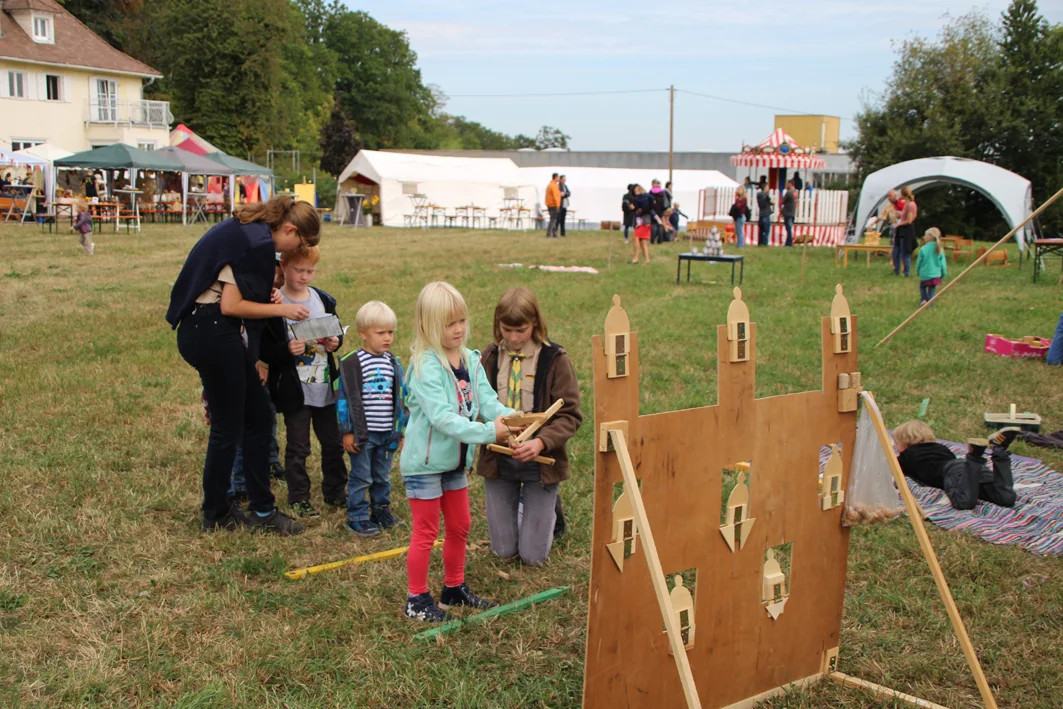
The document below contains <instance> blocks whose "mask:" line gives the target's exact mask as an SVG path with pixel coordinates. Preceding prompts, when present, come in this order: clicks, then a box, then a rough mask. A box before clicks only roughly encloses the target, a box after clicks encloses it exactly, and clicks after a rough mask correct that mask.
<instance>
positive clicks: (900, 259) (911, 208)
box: [893, 185, 919, 278]
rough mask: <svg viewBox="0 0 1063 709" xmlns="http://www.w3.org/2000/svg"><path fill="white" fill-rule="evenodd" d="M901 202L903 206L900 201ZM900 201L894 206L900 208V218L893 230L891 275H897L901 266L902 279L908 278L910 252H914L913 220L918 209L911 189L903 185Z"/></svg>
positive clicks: (910, 263)
mask: <svg viewBox="0 0 1063 709" xmlns="http://www.w3.org/2000/svg"><path fill="white" fill-rule="evenodd" d="M901 200H903V202H904V204H903V206H901V205H900V201H901ZM901 200H898V202H896V203H895V204H897V206H898V207H899V208H900V211H901V216H900V218H898V219H897V227H896V229H894V230H893V253H894V260H893V275H895V276H896V275H899V274H900V270H901V265H902V263H903V265H904V277H905V278H907V277H908V271H909V270H911V266H912V252H913V251H915V246H916V241H915V218H916V217H917V216H919V207H918V206H917V205H916V203H915V194H914V193H913V192H912V188H911V187H908V186H907V185H905V186H904V187H902V188H901Z"/></svg>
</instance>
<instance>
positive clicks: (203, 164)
mask: <svg viewBox="0 0 1063 709" xmlns="http://www.w3.org/2000/svg"><path fill="white" fill-rule="evenodd" d="M153 152H154V154H156V155H161V156H163V157H166V158H170V159H171V160H174V161H175V162H178V163H180V164H181V223H182V224H187V223H188V222H187V221H186V216H187V214H188V176H189V175H224V176H226V177H228V178H229V204H230V206H231V205H232V204H233V175H235V174H236V171H235V170H234V169H233V168H231V167H228V166H227V165H223V164H221V163H220V162H218V161H217V160H212V159H211V158H208V157H206V156H204V155H196V154H195V153H191V152H189V151H187V150H182V149H181V148H175V147H173V146H168V147H165V148H159V149H158V150H155V151H153ZM215 154H217V153H215Z"/></svg>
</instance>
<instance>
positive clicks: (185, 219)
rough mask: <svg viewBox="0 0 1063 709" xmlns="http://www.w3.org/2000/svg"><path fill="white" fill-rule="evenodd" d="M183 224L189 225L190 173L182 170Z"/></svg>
mask: <svg viewBox="0 0 1063 709" xmlns="http://www.w3.org/2000/svg"><path fill="white" fill-rule="evenodd" d="M181 226H188V173H187V172H184V171H183V170H182V171H181Z"/></svg>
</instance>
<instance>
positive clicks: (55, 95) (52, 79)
mask: <svg viewBox="0 0 1063 709" xmlns="http://www.w3.org/2000/svg"><path fill="white" fill-rule="evenodd" d="M44 87H45V92H46V94H45V95H46V96H47V98H48V100H49V101H62V100H63V95H62V94H63V77H61V76H56V75H55V74H45V75H44Z"/></svg>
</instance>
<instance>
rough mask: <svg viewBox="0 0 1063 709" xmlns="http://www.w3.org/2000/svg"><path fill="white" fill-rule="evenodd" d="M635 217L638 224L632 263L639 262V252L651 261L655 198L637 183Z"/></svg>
mask: <svg viewBox="0 0 1063 709" xmlns="http://www.w3.org/2000/svg"><path fill="white" fill-rule="evenodd" d="M634 191H635V218H636V220H637V222H638V226H636V227H635V238H634V242H635V253H634V258H632V260H631V263H638V262H639V253H640V252H641V253H642V255H643V256H644V257H645V258H646V263H649V262H650V246H649V244H650V241H651V234H652V229H653V224H654V219H655V217H656V215H655V214H654V213H653V199H652V197H651V195H649V194H646V190H644V189H642V185H635V188H634Z"/></svg>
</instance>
